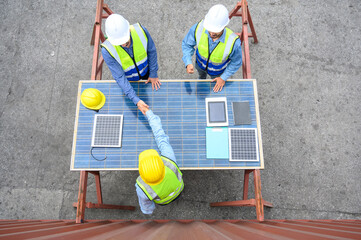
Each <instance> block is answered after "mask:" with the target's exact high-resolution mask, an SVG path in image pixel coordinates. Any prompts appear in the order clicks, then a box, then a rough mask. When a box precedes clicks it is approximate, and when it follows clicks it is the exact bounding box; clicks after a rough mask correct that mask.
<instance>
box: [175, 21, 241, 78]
mask: <svg viewBox="0 0 361 240" xmlns="http://www.w3.org/2000/svg"><path fill="white" fill-rule="evenodd" d="M197 24H198V23H196V24H194V25H193V26H192V27H191V29H190V30H189V32H188V33H187V35H186V36H185V37H184V39H183V41H182V51H183V58H182V60H183V62H184V64H185V66H186V67H187V65H189V64H192V56H193V54H194V51H195V49H194V47H195V46H196V45H197V42H196V39H195V37H194V36H195V31H196V27H197ZM206 34H208V36H209V33H208V31H207V30H206ZM225 38H226V31H223V34H222V36H221V37H220V38H219V39H217V40H216V41H214V42H213V40H212V38H211V37H208V46H209V51H210V52H212V51H213V49H214V48H215V47H216V46H217V44H218V43H219V41H221V42H223V43H224V41H225ZM229 58H230V60H231V61H230V62H229V63H228V65H227V67H226V69H225V70H224V72H223V73H222V75H221V78H222V79H223V80H224V81H227V79H228V78H230V77H231V76H232V75H233V74H235V73H236V72H237V71H238V69H239V68H240V67H241V66H242V46H241V40H239V38H238V39H237V40H236V42H235V43H234V47H233V49H232V52H231V54H230V55H229ZM196 64H197V63H196Z"/></svg>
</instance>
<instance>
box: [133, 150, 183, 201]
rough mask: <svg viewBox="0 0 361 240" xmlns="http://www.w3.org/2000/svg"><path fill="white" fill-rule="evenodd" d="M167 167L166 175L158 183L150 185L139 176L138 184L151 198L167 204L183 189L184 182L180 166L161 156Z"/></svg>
mask: <svg viewBox="0 0 361 240" xmlns="http://www.w3.org/2000/svg"><path fill="white" fill-rule="evenodd" d="M161 159H162V160H163V163H164V167H165V176H164V178H163V180H162V182H160V183H159V184H157V185H148V184H146V183H145V182H144V181H143V179H142V178H141V177H140V176H139V177H138V178H137V184H138V186H139V187H140V188H141V189H142V190H143V192H144V193H145V194H146V195H147V197H148V198H149V200H151V201H154V202H155V203H157V204H161V205H165V204H168V203H170V202H172V201H173V200H174V199H176V198H177V197H178V196H179V194H180V193H181V192H182V191H183V188H184V183H183V179H182V175H183V174H182V172H181V171H180V170H179V167H178V166H177V164H176V163H175V162H173V161H172V160H170V159H168V158H166V157H164V156H161Z"/></svg>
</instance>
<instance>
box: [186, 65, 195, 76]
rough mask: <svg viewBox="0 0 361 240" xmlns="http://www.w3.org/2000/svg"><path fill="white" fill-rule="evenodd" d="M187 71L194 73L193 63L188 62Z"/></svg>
mask: <svg viewBox="0 0 361 240" xmlns="http://www.w3.org/2000/svg"><path fill="white" fill-rule="evenodd" d="M187 73H188V74H193V73H194V67H193V64H188V65H187Z"/></svg>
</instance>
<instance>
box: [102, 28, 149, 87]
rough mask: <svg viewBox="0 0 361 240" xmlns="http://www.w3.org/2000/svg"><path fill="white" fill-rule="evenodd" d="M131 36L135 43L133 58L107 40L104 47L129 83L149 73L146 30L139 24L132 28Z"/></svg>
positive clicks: (120, 47)
mask: <svg viewBox="0 0 361 240" xmlns="http://www.w3.org/2000/svg"><path fill="white" fill-rule="evenodd" d="M130 35H131V37H132V41H133V58H132V57H130V55H129V54H128V53H127V52H126V51H125V50H124V49H123V48H122V46H119V45H118V46H116V45H112V44H111V43H110V42H109V41H108V40H106V41H105V42H104V43H103V44H101V46H102V47H104V48H105V49H106V50H108V52H109V53H110V55H111V56H112V57H113V58H115V60H116V61H117V62H118V63H119V64H120V66H122V68H123V70H124V72H125V76H126V78H127V79H128V80H129V81H138V80H139V79H140V78H141V77H143V76H145V75H146V74H147V73H148V69H149V67H148V55H147V46H148V38H147V35H146V34H145V31H144V29H143V28H142V26H141V25H140V24H139V23H136V24H134V25H131V26H130Z"/></svg>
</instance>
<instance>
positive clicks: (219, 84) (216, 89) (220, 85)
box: [212, 77, 226, 92]
mask: <svg viewBox="0 0 361 240" xmlns="http://www.w3.org/2000/svg"><path fill="white" fill-rule="evenodd" d="M212 82H216V85H215V86H214V88H213V92H220V91H222V89H223V86H224V84H225V83H226V81H224V80H223V79H222V78H221V77H216V78H215V79H213V80H212Z"/></svg>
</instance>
